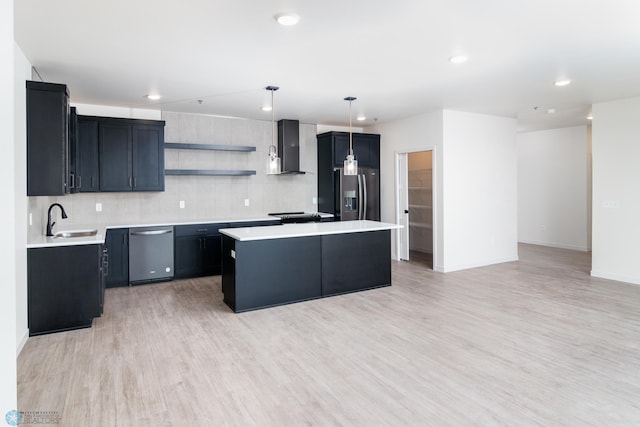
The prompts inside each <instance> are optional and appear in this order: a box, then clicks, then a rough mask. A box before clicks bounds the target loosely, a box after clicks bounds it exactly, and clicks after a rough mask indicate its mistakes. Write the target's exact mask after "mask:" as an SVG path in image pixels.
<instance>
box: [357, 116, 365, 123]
mask: <svg viewBox="0 0 640 427" xmlns="http://www.w3.org/2000/svg"><path fill="white" fill-rule="evenodd" d="M356 120H358V121H359V122H362V121H364V120H367V117H366V116H363V115H360V116H358V117H356Z"/></svg>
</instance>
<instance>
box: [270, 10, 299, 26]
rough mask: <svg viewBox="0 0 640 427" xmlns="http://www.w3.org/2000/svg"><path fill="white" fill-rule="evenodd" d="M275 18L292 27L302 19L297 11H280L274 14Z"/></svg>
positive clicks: (280, 22)
mask: <svg viewBox="0 0 640 427" xmlns="http://www.w3.org/2000/svg"><path fill="white" fill-rule="evenodd" d="M274 19H275V20H276V21H277V22H278V24H280V25H284V26H285V27H291V26H293V25H296V24H297V23H298V22H299V21H300V16H298V15H296V14H295V13H279V14H277V15H276V16H274Z"/></svg>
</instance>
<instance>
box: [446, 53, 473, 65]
mask: <svg viewBox="0 0 640 427" xmlns="http://www.w3.org/2000/svg"><path fill="white" fill-rule="evenodd" d="M467 59H469V57H468V56H466V55H454V56H452V57H450V58H449V62H451V63H452V64H462V63H464V62H467Z"/></svg>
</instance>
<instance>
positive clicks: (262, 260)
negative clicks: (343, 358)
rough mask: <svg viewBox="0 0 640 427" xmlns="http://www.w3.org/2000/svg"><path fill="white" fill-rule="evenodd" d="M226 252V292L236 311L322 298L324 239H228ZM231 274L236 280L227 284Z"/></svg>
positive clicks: (314, 237)
mask: <svg viewBox="0 0 640 427" xmlns="http://www.w3.org/2000/svg"><path fill="white" fill-rule="evenodd" d="M232 247H233V248H235V249H233V250H234V253H231V250H232ZM223 251H224V255H223V258H224V260H225V261H223V293H224V295H225V302H226V303H227V304H228V305H229V306H230V307H231V308H233V309H234V311H236V312H240V311H246V310H253V309H256V308H265V307H270V306H274V305H280V304H286V303H291V302H298V301H304V300H309V299H313V298H319V297H321V266H320V262H319V261H320V256H321V254H322V250H321V238H320V236H312V237H296V238H291V239H273V240H257V241H235V242H234V241H233V239H230V238H228V237H227V236H225V239H224V240H223ZM234 261H235V266H232V265H231V264H232V263H234ZM228 268H229V270H227V269H228ZM231 271H234V276H235V277H234V280H232V281H231V282H229V281H225V278H226V277H228V276H227V275H230V274H232V272H231Z"/></svg>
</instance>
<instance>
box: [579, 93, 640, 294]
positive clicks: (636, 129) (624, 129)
mask: <svg viewBox="0 0 640 427" xmlns="http://www.w3.org/2000/svg"><path fill="white" fill-rule="evenodd" d="M592 111H593V124H592V150H593V236H592V267H591V275H592V276H596V277H603V278H606V279H612V280H620V281H624V282H629V283H635V284H640V263H639V262H638V260H640V245H639V244H638V242H640V226H638V220H639V218H640V167H638V164H639V159H640V143H639V138H638V136H639V135H640V120H638V117H640V98H630V99H624V100H619V101H613V102H606V103H600V104H594V105H593V109H592Z"/></svg>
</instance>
